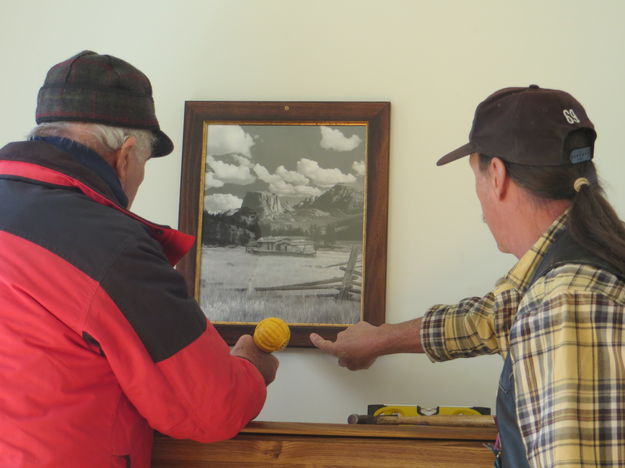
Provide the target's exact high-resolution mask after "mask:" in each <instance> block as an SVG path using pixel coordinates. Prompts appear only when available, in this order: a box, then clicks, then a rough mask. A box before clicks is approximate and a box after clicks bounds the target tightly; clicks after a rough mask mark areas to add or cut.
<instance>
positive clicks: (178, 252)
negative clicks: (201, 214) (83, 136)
mask: <svg viewBox="0 0 625 468" xmlns="http://www.w3.org/2000/svg"><path fill="white" fill-rule="evenodd" d="M2 175H4V176H13V177H22V178H26V179H30V180H35V181H39V182H41V183H48V184H54V185H58V186H62V187H68V188H74V189H77V190H79V191H81V192H82V193H83V194H84V195H86V196H87V197H89V198H90V199H92V200H94V201H95V202H97V203H99V204H101V205H105V206H108V207H110V208H113V209H116V210H118V211H120V212H122V213H124V214H125V215H126V216H128V217H130V218H133V219H135V220H137V221H139V222H140V223H142V224H143V225H145V226H146V227H147V228H148V229H149V232H150V234H151V235H152V237H153V238H154V239H156V240H157V241H158V242H159V243H160V244H161V245H162V247H163V250H164V251H165V255H166V256H167V259H168V260H169V262H170V264H171V265H172V266H173V265H175V264H176V263H178V261H180V259H181V258H182V257H183V256H184V255H185V254H186V253H187V252H188V251H189V250H190V249H191V247H192V246H193V244H194V243H195V237H194V236H191V235H189V234H185V233H183V232H180V231H177V230H175V229H172V228H170V227H169V226H162V225H158V224H155V223H152V222H150V221H147V220H146V219H143V218H141V217H140V216H138V215H136V214H134V213H132V212H130V211H128V210H127V209H126V208H124V207H123V206H121V205H120V203H119V200H118V199H117V198H116V197H115V194H114V193H113V191H112V190H111V188H110V187H109V186H108V184H106V182H104V181H103V180H102V178H100V177H99V176H97V175H96V174H95V173H94V172H93V171H91V170H90V169H89V168H87V167H85V166H84V165H82V164H80V163H79V162H78V161H77V160H76V159H75V158H73V157H72V156H71V155H69V154H67V153H66V152H65V151H62V150H60V149H59V148H57V147H55V146H52V145H50V144H48V143H44V142H39V141H31V142H16V143H9V144H8V145H6V146H5V147H4V148H1V149H0V176H2Z"/></svg>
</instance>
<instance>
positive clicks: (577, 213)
mask: <svg viewBox="0 0 625 468" xmlns="http://www.w3.org/2000/svg"><path fill="white" fill-rule="evenodd" d="M491 159H492V157H490V156H486V155H482V154H480V159H479V164H480V169H481V170H482V171H485V170H486V168H487V167H488V163H489V161H490V160H491ZM502 161H503V163H504V164H505V167H506V171H507V173H508V175H509V176H510V178H511V179H512V180H513V181H514V182H515V183H516V184H518V185H519V186H521V187H523V188H524V189H525V190H526V191H527V192H528V193H530V194H531V195H532V196H533V197H534V198H535V200H536V202H537V203H541V202H545V201H551V200H569V201H570V202H571V207H570V209H569V214H568V221H567V229H568V231H569V233H570V234H571V236H572V238H573V239H574V240H575V241H576V242H577V243H578V244H579V245H581V246H583V247H585V248H586V249H588V250H589V251H590V252H592V253H593V254H595V255H596V256H598V257H599V258H601V259H603V260H605V261H606V262H608V263H610V264H611V265H613V266H614V267H615V268H616V269H617V270H619V271H621V272H625V224H624V223H623V221H621V219H619V217H618V215H617V214H616V211H615V210H614V208H613V207H612V206H611V205H610V203H609V202H608V201H607V199H606V198H605V195H604V192H603V189H602V188H601V185H600V183H599V180H598V177H597V172H596V169H595V166H594V164H593V162H592V161H584V162H581V163H578V164H568V165H562V166H525V165H521V164H514V163H509V162H507V161H504V160H502ZM580 179H585V180H583V181H580Z"/></svg>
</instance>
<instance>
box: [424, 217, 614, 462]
mask: <svg viewBox="0 0 625 468" xmlns="http://www.w3.org/2000/svg"><path fill="white" fill-rule="evenodd" d="M566 217H567V215H566V213H565V214H564V215H562V216H561V217H560V218H558V219H557V220H556V221H554V223H553V224H552V226H551V227H550V228H549V229H548V230H547V232H545V234H544V235H543V236H542V237H541V238H540V239H539V240H538V241H537V242H536V244H534V246H533V247H532V248H531V249H530V250H529V251H528V252H527V253H526V254H525V255H524V256H523V257H521V259H520V260H519V261H518V262H517V264H516V265H515V266H514V267H513V268H512V269H511V270H510V271H509V272H508V274H507V275H506V276H505V277H503V278H502V279H500V280H499V281H498V282H497V284H496V287H495V289H494V290H493V291H492V292H490V293H488V294H487V295H486V296H484V297H481V298H478V297H472V298H467V299H464V300H462V301H460V303H458V304H455V305H436V306H434V307H432V308H431V309H430V310H428V312H427V313H426V314H425V317H424V319H423V322H422V330H421V340H422V343H423V347H424V349H425V352H426V353H427V355H428V357H429V358H430V359H431V360H432V361H445V360H449V359H455V358H459V357H471V356H476V355H482V354H494V353H499V354H501V355H502V356H503V357H505V356H506V355H507V353H508V351H510V352H511V353H512V362H513V369H514V376H515V379H514V380H515V390H516V406H517V418H518V421H519V427H520V429H521V434H522V437H523V442H524V444H525V447H526V453H527V455H528V460H529V462H530V466H532V467H555V466H557V467H590V466H593V467H594V466H602V467H614V466H625V283H623V281H621V280H619V279H618V278H617V277H616V276H614V275H613V274H611V273H608V272H606V271H604V270H600V269H597V268H596V267H593V266H589V265H576V264H567V265H562V266H559V267H556V268H554V269H553V270H551V271H550V272H548V273H547V274H546V275H544V276H543V277H541V278H539V279H538V280H537V281H535V282H534V284H533V285H531V287H530V284H529V282H530V280H531V278H532V275H533V273H534V270H535V269H536V267H537V266H538V264H539V263H540V261H541V259H542V258H543V256H544V254H545V252H546V251H547V250H548V249H549V247H550V246H551V245H552V243H553V239H554V238H555V237H556V236H557V235H558V233H559V232H560V231H561V230H563V229H565V224H566ZM528 288H529V289H528Z"/></svg>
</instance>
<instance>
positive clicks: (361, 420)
mask: <svg viewBox="0 0 625 468" xmlns="http://www.w3.org/2000/svg"><path fill="white" fill-rule="evenodd" d="M347 422H349V423H350V424H383V425H398V424H413V425H420V426H456V427H494V426H495V420H494V419H493V417H492V416H485V415H462V414H458V415H447V414H443V415H434V416H384V415H382V416H368V415H358V414H352V415H350V416H349V418H348V419H347Z"/></svg>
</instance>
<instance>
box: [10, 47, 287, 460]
mask: <svg viewBox="0 0 625 468" xmlns="http://www.w3.org/2000/svg"><path fill="white" fill-rule="evenodd" d="M36 114H37V115H36V117H37V123H38V124H39V125H38V126H37V127H36V128H35V129H34V130H33V131H32V133H31V137H30V139H29V141H25V142H17V143H11V144H8V145H7V146H5V147H4V148H2V149H1V150H0V199H1V200H2V203H1V204H0V265H2V268H0V342H1V343H2V349H1V350H0V381H2V385H1V389H0V398H1V400H2V404H1V405H0V433H2V437H0V466H6V467H9V466H11V467H17V466H20V467H43V466H63V467H87V466H89V467H104V466H111V467H112V466H119V467H130V466H132V467H148V466H149V465H150V453H151V443H152V433H153V430H152V429H153V428H154V429H157V430H159V431H161V432H163V433H165V434H168V435H170V436H173V437H178V438H190V439H195V440H198V441H205V442H208V441H215V440H219V439H225V438H229V437H232V436H233V435H235V434H236V433H237V432H238V431H239V430H240V429H241V428H242V427H243V426H244V425H245V424H247V422H248V421H250V420H251V419H252V418H254V417H255V416H256V415H257V414H258V413H259V411H260V410H261V408H262V406H263V404H264V401H265V396H266V385H268V384H269V383H270V382H271V381H272V380H273V378H274V376H275V373H276V369H277V366H278V363H277V360H276V359H275V358H274V357H273V356H271V355H269V354H267V353H263V352H261V351H260V350H258V349H257V348H256V346H255V345H254V344H253V341H252V339H251V337H250V336H244V337H242V338H241V339H240V340H239V342H238V343H237V344H236V345H235V347H234V348H233V350H232V351H230V349H229V348H228V346H227V344H226V343H225V342H224V341H223V340H222V339H221V337H220V336H219V335H218V334H217V332H216V331H215V329H214V328H213V327H212V325H211V324H210V323H209V322H208V321H207V320H206V318H205V316H204V314H203V313H202V311H201V310H200V308H199V306H198V304H197V303H196V301H195V300H194V299H193V298H192V297H190V296H189V295H188V293H187V289H186V287H185V282H184V280H183V278H182V277H181V276H180V275H179V274H178V273H177V272H176V271H175V270H174V269H173V268H172V266H173V265H174V264H175V263H176V262H177V261H178V260H179V259H180V258H181V257H182V256H183V255H184V254H185V253H186V252H187V250H188V249H189V248H190V247H191V245H192V243H193V242H194V239H193V238H192V237H191V236H188V235H186V234H183V233H180V232H177V231H174V230H172V229H170V228H168V227H165V226H159V225H156V224H153V223H150V222H148V221H146V220H144V219H142V218H140V217H139V216H137V215H135V214H133V213H131V212H130V211H128V210H129V208H130V205H131V204H132V201H133V199H134V197H135V194H136V193H137V189H138V188H139V185H140V184H141V182H142V180H143V174H144V167H145V164H146V161H147V160H148V159H149V158H150V157H160V156H165V155H167V154H168V153H170V152H171V151H172V150H173V144H172V142H171V140H170V139H169V138H168V137H167V135H165V134H164V133H163V132H162V131H161V129H160V127H159V124H158V121H157V119H156V116H155V113H154V104H153V101H152V89H151V85H150V82H149V80H148V78H147V77H146V76H145V75H144V74H143V73H142V72H140V71H139V70H137V69H136V68H135V67H133V66H132V65H130V64H128V63H127V62H125V61H123V60H120V59H118V58H115V57H112V56H107V55H99V54H96V53H94V52H91V51H85V52H82V53H80V54H78V55H76V56H74V57H72V58H70V59H68V60H66V61H64V62H62V63H59V64H57V65H55V66H54V67H52V68H51V69H50V70H49V72H48V74H47V76H46V79H45V82H44V85H43V87H42V88H41V90H40V92H39V97H38V102H37V113H36Z"/></svg>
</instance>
